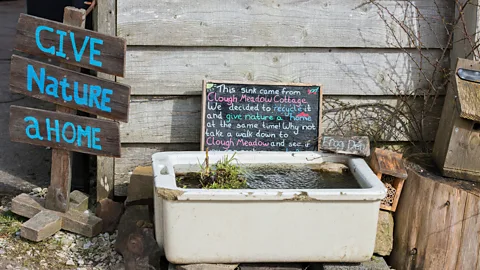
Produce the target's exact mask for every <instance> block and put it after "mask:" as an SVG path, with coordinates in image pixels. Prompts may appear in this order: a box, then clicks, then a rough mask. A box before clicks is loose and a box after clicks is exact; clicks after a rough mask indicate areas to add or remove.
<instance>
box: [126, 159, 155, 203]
mask: <svg viewBox="0 0 480 270" xmlns="http://www.w3.org/2000/svg"><path fill="white" fill-rule="evenodd" d="M152 198H153V169H152V166H139V167H136V168H135V170H133V173H132V175H131V176H130V183H129V184H128V188H127V199H126V201H125V204H130V203H132V202H134V201H140V200H148V199H152Z"/></svg>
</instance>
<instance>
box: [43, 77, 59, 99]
mask: <svg viewBox="0 0 480 270" xmlns="http://www.w3.org/2000/svg"><path fill="white" fill-rule="evenodd" d="M47 80H50V81H51V82H52V83H50V84H49V85H47V87H46V88H45V93H46V94H47V95H49V96H52V97H56V98H58V81H57V79H55V78H54V77H52V76H47Z"/></svg>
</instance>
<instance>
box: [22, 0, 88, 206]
mask: <svg viewBox="0 0 480 270" xmlns="http://www.w3.org/2000/svg"><path fill="white" fill-rule="evenodd" d="M86 16H87V15H86V11H85V10H84V9H76V8H73V7H66V8H65V9H64V13H63V22H64V24H66V25H69V26H76V27H79V28H85V19H86ZM21 18H22V17H20V19H19V22H20V21H21ZM27 21H28V19H27ZM24 22H25V21H24ZM19 24H20V23H19ZM26 25H28V24H26ZM20 29H21V27H20ZM27 29H28V28H27ZM32 31H33V29H30V32H32ZM19 32H21V30H19V27H18V26H17V35H18V33H19ZM26 33H29V31H26ZM27 41H28V40H27ZM27 41H26V40H23V42H27ZM16 42H22V41H19V38H18V37H17V40H16ZM17 44H18V43H17ZM22 45H23V44H22ZM20 46H21V45H20ZM20 50H21V49H20ZM31 50H32V52H33V51H35V50H33V49H31ZM24 51H26V52H28V50H24ZM64 67H66V68H69V69H71V70H76V71H80V68H79V67H75V66H69V65H68V64H64ZM57 112H63V113H66V114H75V113H76V110H74V109H72V108H68V107H63V106H60V105H57ZM72 156H73V154H72V152H70V151H68V150H67V149H65V148H63V149H59V148H53V149H52V169H51V173H50V186H49V187H48V192H47V196H46V204H45V207H46V208H47V209H50V210H55V211H59V212H64V213H65V212H67V211H68V209H69V204H70V198H69V196H70V189H71V186H72Z"/></svg>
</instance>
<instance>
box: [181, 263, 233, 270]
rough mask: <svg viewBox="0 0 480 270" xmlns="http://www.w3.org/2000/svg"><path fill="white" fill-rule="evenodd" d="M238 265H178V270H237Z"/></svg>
mask: <svg viewBox="0 0 480 270" xmlns="http://www.w3.org/2000/svg"><path fill="white" fill-rule="evenodd" d="M237 266H238V264H207V263H200V264H185V265H177V266H176V268H175V269H176V270H235V269H237Z"/></svg>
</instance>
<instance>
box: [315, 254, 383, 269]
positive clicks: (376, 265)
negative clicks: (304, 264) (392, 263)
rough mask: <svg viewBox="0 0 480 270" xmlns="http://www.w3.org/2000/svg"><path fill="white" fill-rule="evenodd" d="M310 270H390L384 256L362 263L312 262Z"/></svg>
mask: <svg viewBox="0 0 480 270" xmlns="http://www.w3.org/2000/svg"><path fill="white" fill-rule="evenodd" d="M308 269H309V270H390V267H389V266H388V264H387V263H386V262H385V259H383V257H376V256H373V257H372V259H371V260H370V261H367V262H362V263H318V264H310V266H309V267H308Z"/></svg>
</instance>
